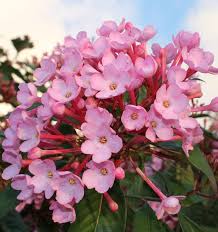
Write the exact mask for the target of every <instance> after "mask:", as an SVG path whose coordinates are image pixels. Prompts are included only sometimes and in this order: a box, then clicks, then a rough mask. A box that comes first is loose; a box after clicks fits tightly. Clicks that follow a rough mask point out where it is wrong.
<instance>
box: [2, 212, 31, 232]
mask: <svg viewBox="0 0 218 232" xmlns="http://www.w3.org/2000/svg"><path fill="white" fill-rule="evenodd" d="M0 231H1V232H28V231H30V230H28V228H27V226H26V225H25V224H24V221H23V219H22V217H21V216H20V214H18V213H17V212H16V211H12V212H10V213H8V214H7V215H6V216H5V217H3V218H1V220H0Z"/></svg>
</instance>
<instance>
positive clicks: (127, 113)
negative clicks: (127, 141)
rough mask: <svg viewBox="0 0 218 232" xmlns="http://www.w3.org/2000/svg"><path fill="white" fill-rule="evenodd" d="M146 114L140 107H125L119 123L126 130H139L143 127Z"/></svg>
mask: <svg viewBox="0 0 218 232" xmlns="http://www.w3.org/2000/svg"><path fill="white" fill-rule="evenodd" d="M146 116H147V112H146V110H145V109H144V108H143V107H142V106H135V105H127V106H126V107H125V110H124V111H123V114H122V116H121V121H122V123H123V125H124V127H125V128H126V129H127V130H140V129H142V128H143V127H144V125H145V121H146Z"/></svg>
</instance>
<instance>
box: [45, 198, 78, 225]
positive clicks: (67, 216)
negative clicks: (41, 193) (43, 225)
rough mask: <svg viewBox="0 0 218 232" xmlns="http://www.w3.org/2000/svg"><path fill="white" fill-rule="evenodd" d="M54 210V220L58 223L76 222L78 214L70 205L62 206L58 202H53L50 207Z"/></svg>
mask: <svg viewBox="0 0 218 232" xmlns="http://www.w3.org/2000/svg"><path fill="white" fill-rule="evenodd" d="M49 209H50V210H53V213H52V220H53V221H54V222H57V223H67V222H70V223H73V222H74V221H75V220H76V212H75V209H74V208H73V206H71V205H70V204H66V205H61V204H59V203H58V202H56V201H52V202H51V205H50V207H49Z"/></svg>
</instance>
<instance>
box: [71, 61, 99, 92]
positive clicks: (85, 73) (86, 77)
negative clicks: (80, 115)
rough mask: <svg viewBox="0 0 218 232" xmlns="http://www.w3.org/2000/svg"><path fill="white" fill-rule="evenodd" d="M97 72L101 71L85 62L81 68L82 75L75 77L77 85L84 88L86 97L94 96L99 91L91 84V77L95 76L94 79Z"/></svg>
mask: <svg viewBox="0 0 218 232" xmlns="http://www.w3.org/2000/svg"><path fill="white" fill-rule="evenodd" d="M95 74H99V72H98V71H97V70H96V69H94V68H93V67H92V66H91V65H89V64H85V65H84V66H83V68H82V69H81V76H76V77H75V80H76V83H77V85H78V86H80V87H82V88H84V95H85V96H86V97H90V96H94V95H95V94H96V93H97V91H96V90H94V89H93V88H92V86H91V78H92V77H93V79H94V78H95Z"/></svg>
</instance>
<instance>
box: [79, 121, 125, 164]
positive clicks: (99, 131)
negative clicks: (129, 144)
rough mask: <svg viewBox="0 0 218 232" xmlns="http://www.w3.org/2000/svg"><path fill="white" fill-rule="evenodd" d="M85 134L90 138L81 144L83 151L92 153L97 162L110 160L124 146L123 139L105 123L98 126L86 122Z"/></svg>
mask: <svg viewBox="0 0 218 232" xmlns="http://www.w3.org/2000/svg"><path fill="white" fill-rule="evenodd" d="M82 131H83V125H82ZM84 134H85V135H86V137H87V138H88V140H86V141H85V142H84V143H83V144H82V145H81V151H82V152H83V153H84V154H91V155H92V160H93V161H95V162H96V163H101V162H103V161H106V160H108V159H109V158H110V157H111V155H112V153H118V152H119V151H120V150H121V148H122V146H123V143H122V139H121V138H120V137H119V136H118V135H116V134H115V132H114V131H113V130H112V129H110V128H108V126H106V125H104V124H102V125H99V126H96V125H94V124H88V123H86V124H85V133H84Z"/></svg>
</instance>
